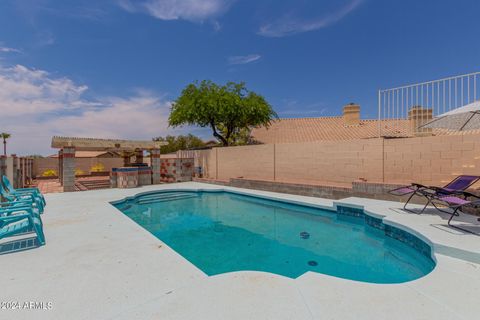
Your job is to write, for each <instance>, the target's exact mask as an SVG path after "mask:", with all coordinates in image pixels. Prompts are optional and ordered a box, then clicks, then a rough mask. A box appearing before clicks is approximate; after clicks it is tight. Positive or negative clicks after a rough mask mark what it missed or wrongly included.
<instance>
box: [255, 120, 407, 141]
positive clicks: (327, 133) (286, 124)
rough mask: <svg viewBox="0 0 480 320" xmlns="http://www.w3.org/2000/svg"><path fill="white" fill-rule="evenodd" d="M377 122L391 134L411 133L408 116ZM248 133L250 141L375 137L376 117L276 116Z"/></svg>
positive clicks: (402, 135) (333, 139)
mask: <svg viewBox="0 0 480 320" xmlns="http://www.w3.org/2000/svg"><path fill="white" fill-rule="evenodd" d="M381 124H382V126H383V127H384V129H385V130H383V131H385V132H390V133H391V134H392V133H394V134H392V135H395V136H400V137H408V136H411V133H410V121H409V120H406V119H400V120H383V121H382V123H381ZM250 135H251V138H252V139H253V140H254V141H257V142H260V143H267V144H268V143H296V142H311V141H338V140H354V139H368V138H375V137H378V120H360V122H359V124H356V125H346V124H345V120H344V118H343V117H342V116H339V117H320V118H294V119H280V120H277V121H275V122H273V123H272V124H271V126H270V127H269V128H268V129H267V128H264V127H261V128H254V129H253V130H252V132H251V134H250Z"/></svg>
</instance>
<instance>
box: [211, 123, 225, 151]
mask: <svg viewBox="0 0 480 320" xmlns="http://www.w3.org/2000/svg"><path fill="white" fill-rule="evenodd" d="M210 127H212V130H213V136H214V137H215V138H217V139H218V140H220V141H222V143H223V146H224V147H228V140H227V139H225V138H224V137H223V136H222V135H221V134H219V133H218V132H217V128H215V123H213V121H211V122H210Z"/></svg>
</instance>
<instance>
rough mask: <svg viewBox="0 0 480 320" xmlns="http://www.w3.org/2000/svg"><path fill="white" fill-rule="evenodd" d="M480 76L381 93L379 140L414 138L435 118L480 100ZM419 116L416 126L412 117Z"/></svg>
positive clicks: (379, 103) (413, 85)
mask: <svg viewBox="0 0 480 320" xmlns="http://www.w3.org/2000/svg"><path fill="white" fill-rule="evenodd" d="M479 86H480V72H475V73H469V74H464V75H459V76H454V77H449V78H444V79H440V80H434V81H427V82H422V83H417V84H412V85H407V86H402V87H397V88H392V89H385V90H379V91H378V120H379V121H378V134H379V136H392V137H401V136H411V135H413V134H415V133H418V132H419V131H421V130H422V129H421V128H418V125H421V124H423V123H425V122H427V121H429V119H431V118H432V117H435V116H438V115H440V114H443V113H445V112H448V111H450V110H453V109H456V108H459V107H462V106H464V105H467V104H469V103H472V102H474V101H476V100H478V99H479V98H480V97H479V96H480V88H479ZM414 114H415V115H416V117H417V118H418V121H417V122H415V125H412V122H411V121H409V116H413V115H414Z"/></svg>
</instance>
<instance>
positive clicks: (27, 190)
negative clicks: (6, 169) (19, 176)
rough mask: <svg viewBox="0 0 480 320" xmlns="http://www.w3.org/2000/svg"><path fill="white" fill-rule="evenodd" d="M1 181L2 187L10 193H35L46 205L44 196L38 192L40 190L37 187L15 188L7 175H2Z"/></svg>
mask: <svg viewBox="0 0 480 320" xmlns="http://www.w3.org/2000/svg"><path fill="white" fill-rule="evenodd" d="M2 183H3V187H4V188H5V190H6V191H7V192H8V193H10V194H20V195H21V194H32V195H35V196H37V197H39V198H40V199H41V200H42V202H43V206H46V204H47V203H46V201H45V198H44V197H43V195H42V193H41V192H40V190H38V188H17V189H15V188H14V187H13V186H12V184H11V183H10V180H8V178H7V176H3V177H2Z"/></svg>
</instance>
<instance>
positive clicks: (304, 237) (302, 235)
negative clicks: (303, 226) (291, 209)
mask: <svg viewBox="0 0 480 320" xmlns="http://www.w3.org/2000/svg"><path fill="white" fill-rule="evenodd" d="M300 238H302V239H308V238H310V233H308V232H307V231H302V232H300Z"/></svg>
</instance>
